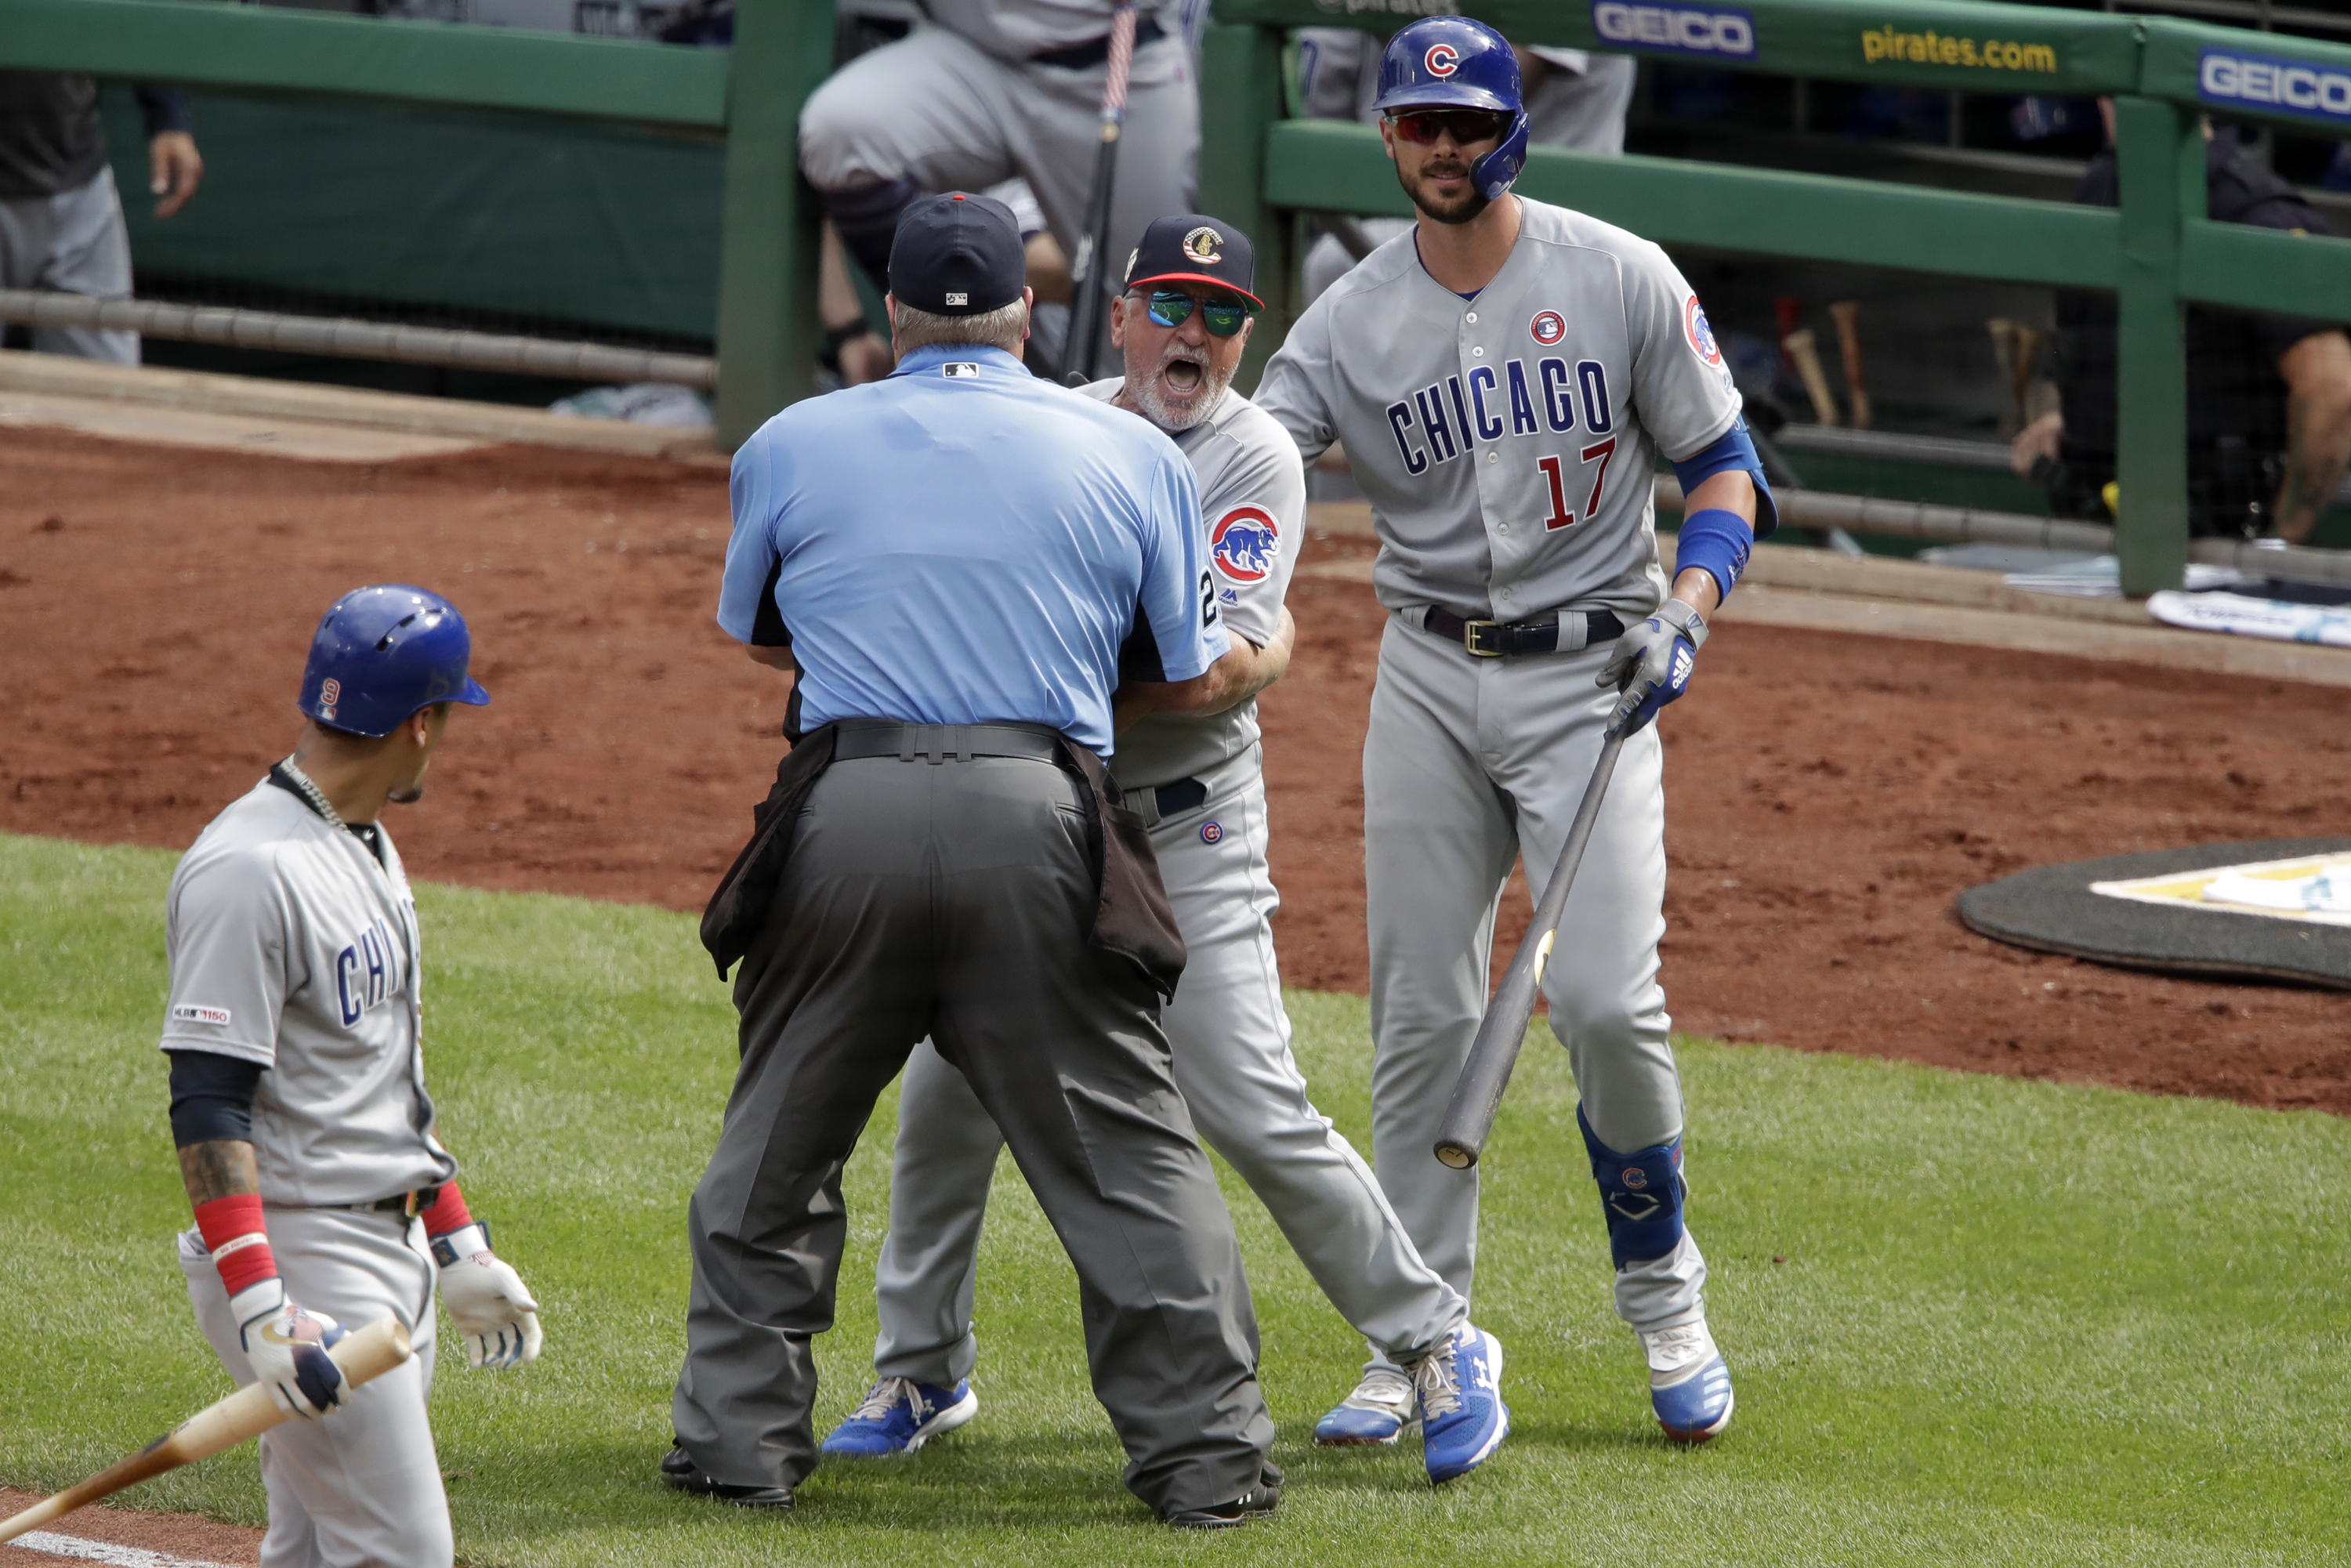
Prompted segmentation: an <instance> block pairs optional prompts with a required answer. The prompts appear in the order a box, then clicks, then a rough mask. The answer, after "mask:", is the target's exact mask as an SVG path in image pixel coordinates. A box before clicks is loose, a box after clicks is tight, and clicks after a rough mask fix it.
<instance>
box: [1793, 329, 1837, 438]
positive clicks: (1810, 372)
mask: <svg viewBox="0 0 2351 1568" xmlns="http://www.w3.org/2000/svg"><path fill="white" fill-rule="evenodd" d="M1780 347H1781V348H1782V349H1784V350H1787V354H1788V358H1790V359H1791V360H1793V361H1795V364H1796V374H1797V375H1799V376H1801V377H1802V378H1803V382H1804V395H1805V396H1806V397H1808V398H1810V399H1812V401H1813V418H1814V419H1816V420H1818V421H1819V422H1820V423H1823V424H1835V423H1840V422H1839V420H1838V418H1837V405H1836V399H1835V397H1834V396H1833V395H1832V394H1831V393H1830V392H1829V377H1828V372H1827V371H1824V370H1823V369H1821V341H1820V340H1819V339H1818V338H1816V337H1814V336H1813V329H1811V328H1810V327H1800V328H1798V329H1796V330H1795V331H1792V332H1791V333H1789V334H1788V335H1787V336H1786V337H1784V338H1782V339H1781V340H1780Z"/></svg>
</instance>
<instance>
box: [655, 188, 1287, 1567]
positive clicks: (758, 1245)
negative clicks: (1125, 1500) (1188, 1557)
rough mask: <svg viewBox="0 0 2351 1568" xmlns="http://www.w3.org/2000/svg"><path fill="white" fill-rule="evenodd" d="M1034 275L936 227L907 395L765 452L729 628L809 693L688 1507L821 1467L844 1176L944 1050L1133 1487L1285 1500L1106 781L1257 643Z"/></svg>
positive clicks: (706, 1330)
mask: <svg viewBox="0 0 2351 1568" xmlns="http://www.w3.org/2000/svg"><path fill="white" fill-rule="evenodd" d="M1024 265H1025V258H1024V256H1023V253H1022V248H1021V243H1020V233H1019V225H1017V224H1016V223H1015V222H1014V220H1013V217H1012V214H1011V213H1010V212H1009V211H1008V209H1007V208H1005V207H1004V206H1003V205H1002V204H999V203H997V202H992V201H989V200H987V198H985V197H976V196H967V195H964V194H962V193H950V194H947V195H944V196H938V197H934V198H931V199H929V200H927V201H925V202H922V203H918V204H915V205H914V206H913V207H911V208H909V209H908V211H907V214H906V216H905V219H904V222H902V223H901V224H900V225H899V228H898V233H897V237H896V240H895V242H894V243H893V246H892V250H891V255H890V298H889V301H888V303H889V308H890V312H891V325H892V333H893V339H894V347H895V349H896V350H897V353H898V369H897V371H896V373H895V374H893V375H892V376H891V377H890V378H889V379H888V380H886V381H882V382H873V383H871V384H869V385H866V386H862V387H856V388H852V389H850V390H848V391H845V392H839V393H836V394H834V395H832V396H830V397H824V398H817V399H813V400H810V401H809V402H802V403H799V404H797V405H795V406H793V407H792V408H789V409H787V410H786V411H784V412H783V413H780V414H778V415H777V416H776V417H775V418H774V419H772V420H770V421H769V422H768V424H767V425H766V426H765V427H764V428H762V429H761V430H760V431H759V433H758V434H756V435H754V436H753V437H752V438H751V440H750V441H748V442H747V443H746V444H745V445H744V446H743V448H742V450H741V451H740V452H738V453H737V455H736V458H735V469H734V483H733V499H734V508H735V532H734V538H733V540H732V542H731V543H730V544H729V545H728V547H727V556H726V579H725V584H724V587H723V589H722V591H721V597H720V603H719V612H718V619H719V623H720V624H721V625H722V626H724V627H725V628H726V630H727V632H730V633H731V634H733V635H734V636H736V637H737V638H739V639H740V640H742V641H743V642H745V643H748V644H750V653H751V656H752V657H753V658H754V659H756V660H758V661H759V662H760V663H763V664H774V665H778V666H784V665H787V664H793V665H797V666H798V668H799V671H800V678H799V683H798V685H797V687H796V690H795V692H794V696H793V702H794V706H795V707H796V708H797V710H798V714H797V719H798V724H799V727H801V729H802V730H803V731H804V737H803V738H802V739H801V740H800V741H799V744H798V745H797V746H795V747H794V748H793V750H792V753H791V755H790V757H789V758H788V759H787V760H786V762H785V764H784V765H783V767H782V768H780V769H778V776H777V786H776V790H775V793H774V794H773V795H771V796H770V797H769V799H768V803H767V804H766V805H765V806H764V807H763V808H762V809H761V811H760V814H759V827H758V831H756V832H755V834H754V836H753V839H752V841H751V843H750V845H749V846H748V847H747V849H746V850H745V852H744V853H743V855H742V857H741V858H740V859H738V861H737V863H736V866H735V867H734V869H733V870H731V871H730V872H729V873H728V874H727V877H726V881H725V882H724V883H721V885H720V888H719V891H718V893H717V894H716V895H715V896H714V898H713V899H712V903H711V907H710V909H709V911H708V913H707V914H706V915H705V920H704V931H703V935H704V940H705V943H707V944H708V945H709V946H710V947H711V950H712V952H713V954H714V956H716V957H717V959H718V961H719V963H720V965H721V967H722V970H723V968H724V967H726V965H728V964H729V963H731V962H732V961H733V960H734V959H736V958H738V957H739V958H741V960H742V968H741V971H740V973H739V974H738V975H737V977H736V981H735V1000H736V1004H737V1008H738V1009H740V1010H741V1013H742V1032H741V1046H742V1067H741V1070H740V1072H739V1074H738V1076H737V1080H736V1084H735V1091H734V1093H733V1095H732V1096H731V1098H730V1099H729V1100H728V1102H727V1106H726V1122H725V1126H724V1130H723V1131H722V1132H721V1134H720V1135H719V1141H718V1148H717V1151H716V1154H715V1155H713V1156H712V1159H711V1162H710V1168H709V1170H708V1172H707V1174H705V1176H704V1177H703V1179H702V1183H701V1185H700V1186H699V1187H697V1188H696V1189H695V1195H694V1202H693V1207H692V1210H691V1214H690V1218H689V1221H688V1225H689V1230H690V1233H691V1240H692V1244H693V1251H694V1285H693V1292H692V1296H691V1300H690V1303H689V1305H688V1309H687V1317H686V1356H685V1365H684V1370H683V1371H681V1373H680V1374H679V1375H678V1383H677V1394H676V1398H675V1400H674V1406H673V1415H674V1421H675V1424H676V1431H677V1438H678V1442H677V1447H676V1448H675V1449H674V1451H673V1452H672V1453H671V1455H670V1457H669V1458H668V1459H667V1460H665V1461H664V1473H665V1475H666V1476H667V1478H668V1479H669V1480H670V1482H671V1484H672V1485H674V1486H676V1487H679V1488H681V1489H683V1490H690V1491H700V1492H706V1493H711V1494H714V1495H716V1496H718V1497H721V1498H724V1499H726V1500H731V1501H735V1502H738V1503H742V1504H746V1505H749V1506H754V1507H771V1508H780V1507H789V1505H790V1503H791V1489H792V1488H793V1487H794V1486H795V1485H797V1484H798V1483H799V1480H800V1479H801V1478H803V1477H805V1476H806V1475H807V1474H808V1473H809V1472H810V1470H811V1469H814V1467H815V1465H816V1461H817V1451H816V1443H815V1439H814V1436H813V1432H812V1429H811V1427H810V1406H811V1404H812V1403H813V1400H814V1396H815V1393H816V1370H815V1364H814V1361H813V1358H812V1357H811V1355H810V1338H811V1337H812V1336H813V1335H815V1334H818V1333H822V1332H823V1331H824V1330H826V1329H828V1328H830V1327H831V1326H832V1316H833V1295H834V1290H835V1284H836V1280H837V1277H838V1275H839V1273H840V1268H841V1243H842V1239H843V1234H844V1231H845V1229H846V1219H845V1217H844V1214H843V1211H842V1207H841V1167H842V1166H843V1165H844V1164H845V1163H846V1162H847V1160H848V1158H849V1155H850V1153H851V1151H852V1149H853V1148H854V1147H855V1145H856V1142H857V1135H858V1133H859V1132H860V1130H861V1129H862V1128H863V1126H864V1124H865V1121H866V1118H867V1117H868V1116H869V1115H870V1114H871V1113H872V1108H873V1102H874V1099H875V1097H876V1096H878V1095H879V1094H880V1093H881V1092H882V1091H883V1088H885V1087H886V1086H887V1085H888V1084H889V1082H890V1081H891V1080H892V1079H893V1078H894V1077H896V1076H897V1074H898V1070H899V1069H900V1068H901V1067H902V1066H904V1063H905V1061H906V1058H907V1055H908V1053H909V1052H910V1051H913V1049H914V1045H915V1044H916V1042H917V1041H919V1040H922V1039H923V1038H924V1036H925V1035H926V1034H927V1035H928V1036H930V1037H931V1039H932V1040H934V1041H935V1044H936V1045H937V1048H938V1051H939V1054H940V1055H941V1056H943V1057H944V1058H945V1059H946V1061H947V1062H948V1063H949V1064H950V1065H952V1066H954V1067H955V1068H956V1070H957V1071H960V1072H961V1073H962V1074H963V1076H964V1078H965V1079H966V1080H967V1082H969V1083H970V1085H971V1087H972V1090H973V1092H975V1093H976V1094H977V1096H978V1099H979V1102H980V1103H981V1104H982V1105H983V1106H985V1107H986V1108H987V1113H988V1115H989V1117H990V1118H991V1119H992V1120H993V1121H994V1122H995V1124H996V1125H997V1126H998V1127H999V1128H1001V1129H1002V1130H1003V1132H1004V1135H1005V1138H1006V1141H1007V1142H1008V1143H1009V1144H1010V1145H1011V1146H1012V1151H1013V1155H1014V1156H1015V1157H1016V1158H1017V1159H1018V1160H1019V1163H1020V1169H1021V1174H1022V1175H1023V1176H1026V1177H1027V1178H1028V1181H1029V1188H1030V1190H1032V1191H1033V1192H1034V1193H1035V1194H1036V1196H1037V1199H1038V1201H1039V1203H1040V1205H1041V1206H1042V1207H1043V1208H1044V1210H1045V1212H1046V1214H1047V1215H1048V1216H1049V1217H1050V1219H1051V1220H1052V1223H1053V1228H1054V1230H1055V1231H1056V1233H1057V1234H1059V1235H1060V1237H1061V1240H1062V1244H1063V1245H1064V1246H1065V1247H1067V1248H1068V1249H1069V1252H1070V1259H1071V1262H1072V1263H1074V1264H1075V1265H1076V1267H1077V1271H1078V1278H1079V1281H1080V1284H1081V1302H1082V1311H1083V1313H1084V1318H1085V1329H1086V1351H1087V1359H1088V1362H1089V1364H1090V1365H1091V1367H1092V1375H1093V1385H1094V1392H1095V1395H1096V1396H1098V1397H1099V1398H1100V1399H1101V1400H1102V1405H1103V1406H1104V1407H1105V1408H1106V1409H1107V1410H1108V1411H1109V1412H1110V1416H1111V1421H1112V1424H1113V1427H1116V1429H1117V1431H1118V1435H1119V1438H1120V1440H1121V1441H1122V1442H1123V1444H1124V1445H1125V1448H1126V1452H1127V1456H1128V1461H1129V1462H1128V1465H1127V1469H1126V1482H1127V1485H1128V1486H1129V1487H1130V1488H1132V1489H1133V1490H1134V1492H1135V1494H1136V1495H1137V1496H1139V1497H1141V1498H1142V1499H1143V1500H1144V1501H1145V1502H1147V1503H1149V1504H1150V1505H1151V1506H1152V1507H1153V1508H1154V1509H1155V1510H1156V1511H1158V1513H1159V1514H1160V1516H1161V1517H1162V1518H1163V1519H1165V1520H1166V1521H1169V1522H1170V1523H1174V1524H1181V1525H1204V1526H1214V1525H1224V1524H1235V1523H1238V1522H1240V1521H1243V1520H1244V1519H1246V1518H1247V1517H1249V1515H1250V1514H1252V1513H1261V1512H1264V1511H1268V1510H1270V1508H1271V1507H1272V1506H1273V1503H1274V1501H1275V1500H1276V1498H1277V1497H1278V1491H1277V1488H1278V1486H1279V1482H1280V1476H1279V1473H1278V1472H1276V1471H1274V1470H1272V1469H1270V1467H1269V1466H1268V1465H1267V1463H1266V1455H1267V1452H1268V1450H1269V1448H1270V1446H1271V1443H1272V1439H1273V1423H1272V1421H1271V1419H1270V1417H1269V1416H1267V1414H1266V1408H1265V1400H1264V1396H1263V1395H1262V1394H1261V1393H1260V1392H1259V1388H1258V1381H1257V1356H1258V1341H1257V1323H1256V1318H1255V1314H1254V1312H1253V1311H1252V1309H1251V1306H1250V1303H1249V1286H1248V1283H1247V1281H1246V1280H1245V1279H1244V1278H1243V1276H1242V1273H1241V1262H1240V1253H1239V1248H1238V1244H1237V1242H1236V1241H1235V1239H1234V1236H1233V1228H1232V1219H1231V1217H1230V1216H1229V1215H1228V1214H1227V1213H1226V1212H1225V1207H1224V1200H1223V1198H1222V1197H1220V1196H1219V1195H1218V1193H1217V1185H1216V1179H1215V1177H1214V1176H1213V1175H1212V1174H1211V1172H1210V1168H1209V1166H1208V1161H1207V1155H1204V1154H1203V1153H1202V1152H1201V1151H1200V1148H1199V1145H1198V1143H1197V1141H1196V1137H1195V1135H1194V1133H1193V1128H1192V1121H1191V1116H1190V1114H1189V1113H1188V1112H1187V1111H1186V1108H1185V1105H1184V1101H1183V1099H1182V1097H1181V1096H1180V1095H1179V1094H1178V1093H1177V1092H1176V1089H1175V1079H1174V1077H1173V1075H1172V1073H1171V1071H1170V1068H1169V1063H1168V1049H1167V1039H1166V1036H1165V1033H1163V1032H1162V1030H1161V1028H1160V1022H1159V1007H1160V1002H1161V999H1162V998H1163V997H1164V996H1165V995H1168V994H1170V993H1172V992H1173V990H1174V988H1175V978H1176V977H1177V975H1178V974H1180V973H1181V971H1182V969H1183V965H1184V949H1183V943H1182V940H1181V938H1180V937H1179V936H1177V935H1176V931H1175V917H1174V915H1173V914H1172V912H1171V911H1170V910H1169V908H1168V904H1167V895H1166V893H1165V889H1164V888H1163V887H1162V886H1161V883H1160V880H1159V874H1158V871H1157V867H1156V865H1155V862H1154V861H1153V859H1152V854H1151V848H1150V840H1149V836H1148V833H1147V831H1145V829H1144V826H1143V823H1142V821H1140V820H1139V819H1138V818H1136V817H1135V816H1134V814H1133V813H1132V812H1129V811H1127V810H1125V809H1124V808H1123V805H1121V804H1120V803H1119V801H1118V800H1117V798H1116V797H1115V796H1114V795H1113V794H1112V793H1111V792H1110V786H1109V783H1108V776H1107V774H1106V773H1105V771H1104V769H1103V766H1102V758H1104V757H1105V756H1107V754H1108V753H1109V752H1110V749H1111V745H1112V739H1111V734H1112V719H1111V692H1112V689H1113V687H1114V686H1117V685H1120V684H1121V683H1120V675H1121V672H1122V670H1123V671H1124V672H1125V673H1126V674H1127V677H1128V678H1129V680H1131V681H1134V682H1136V683H1138V684H1139V685H1142V686H1144V687H1145V688H1147V690H1148V693H1149V696H1148V699H1147V700H1148V701H1149V702H1151V703H1154V704H1160V705H1165V706H1169V707H1172V708H1177V709H1183V708H1186V707H1195V706H1199V705H1200V704H1202V703H1203V702H1205V701H1206V700H1207V696H1208V694H1209V692H1210V689H1211V684H1210V682H1209V680H1208V678H1207V677H1208V674H1209V671H1210V669H1211V668H1212V666H1214V665H1215V664H1216V663H1217V660H1218V659H1220V658H1222V657H1223V656H1224V655H1225V654H1226V653H1228V652H1229V651H1230V643H1229V641H1228V638H1227V636H1226V633H1225V630H1224V627H1223V625H1222V623H1221V620H1220V618H1219V616H1218V614H1217V604H1216V598H1215V592H1214V588H1213V582H1214V579H1213V577H1212V576H1211V573H1210V569H1209V566H1208V562H1207V542H1206V541H1207V536H1206V533H1205V530H1203V528H1202V527H1201V524H1200V509H1199V500H1198V497H1197V493H1196V487H1195V484H1194V480H1193V476H1192V469H1191V466H1190V465H1188V464H1187V463H1186V462H1185V460H1184V455H1183V454H1182V453H1180V452H1178V451H1177V450H1176V448H1175V444H1174V443H1172V442H1170V441H1169V440H1168V439H1167V438H1166V437H1165V435H1162V434H1159V433H1158V432H1157V431H1155V430H1154V429H1153V428H1152V427H1151V426H1150V425H1149V424H1147V423H1144V421H1142V420H1139V419H1136V418H1134V416H1133V415H1132V414H1129V413H1123V412H1121V411H1119V410H1116V409H1113V408H1109V407H1106V406H1104V405H1103V404H1102V403H1100V402H1095V401H1094V400H1092V399H1091V398H1086V397H1081V396H1080V395H1078V394H1077V393H1075V392H1071V391H1068V390H1067V389H1064V388H1059V387H1054V386H1051V385H1050V384H1048V383H1046V382H1040V381H1038V380H1036V379H1035V378H1033V377H1031V376H1030V375H1029V372H1028V371H1026V370H1024V369H1023V368H1022V366H1021V363H1020V359H1019V350H1020V346H1021V342H1022V340H1023V339H1024V338H1025V337H1026V335H1027V323H1028V309H1029V291H1028V290H1027V289H1026V288H1024V287H1022V286H1021V277H1022V275H1023V271H1024Z"/></svg>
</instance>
